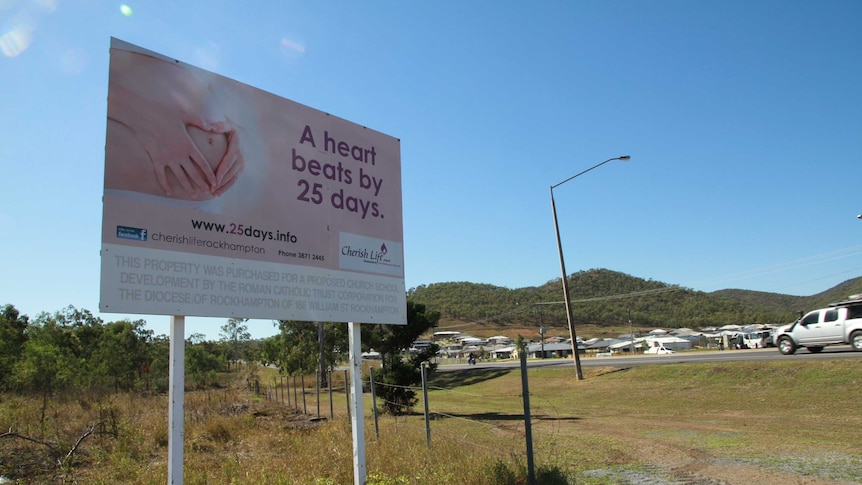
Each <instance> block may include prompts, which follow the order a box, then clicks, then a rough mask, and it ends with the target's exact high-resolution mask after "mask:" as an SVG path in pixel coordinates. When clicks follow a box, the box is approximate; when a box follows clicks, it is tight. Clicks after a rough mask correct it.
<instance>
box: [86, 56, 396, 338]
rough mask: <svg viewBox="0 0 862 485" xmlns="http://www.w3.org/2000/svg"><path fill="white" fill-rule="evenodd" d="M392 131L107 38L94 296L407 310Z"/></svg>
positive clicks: (385, 315) (286, 309)
mask: <svg viewBox="0 0 862 485" xmlns="http://www.w3.org/2000/svg"><path fill="white" fill-rule="evenodd" d="M401 210H402V209H401V148H400V141H399V140H398V139H397V138H393V137H391V136H388V135H385V134H382V133H380V132H377V131H374V130H371V129H368V128H366V127H363V126H360V125H357V124H355V123H351V122H349V121H346V120H343V119H341V118H338V117H335V116H332V115H330V114H327V113H324V112H321V111H318V110H315V109H312V108H309V107H307V106H303V105H301V104H298V103H295V102H293V101H290V100H288V99H284V98H281V97H278V96H276V95H274V94H271V93H268V92H265V91H262V90H259V89H256V88H254V87H251V86H248V85H245V84H242V83H239V82H237V81H234V80H231V79H228V78H225V77H223V76H219V75H217V74H214V73H212V72H209V71H206V70H203V69H199V68H196V67H194V66H190V65H187V64H184V63H182V62H179V61H176V60H172V59H168V58H165V57H163V56H161V55H159V54H156V53H153V52H150V51H147V50H144V49H141V48H139V47H136V46H134V45H131V44H128V43H126V42H123V41H120V40H118V39H111V54H110V73H109V81H108V119H107V130H106V146H105V191H104V198H103V218H102V251H101V295H100V304H99V306H100V310H101V311H103V312H108V313H139V314H157V315H185V316H207V317H226V318H230V317H244V318H263V319H282V320H302V321H332V322H361V323H392V324H403V323H406V292H405V287H404V250H403V226H402V213H401Z"/></svg>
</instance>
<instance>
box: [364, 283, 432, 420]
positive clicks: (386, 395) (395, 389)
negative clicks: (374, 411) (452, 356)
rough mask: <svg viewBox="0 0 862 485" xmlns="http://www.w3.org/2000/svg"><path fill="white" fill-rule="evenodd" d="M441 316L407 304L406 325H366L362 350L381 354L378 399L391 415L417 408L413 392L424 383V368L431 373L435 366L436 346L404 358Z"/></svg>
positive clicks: (417, 305) (377, 383)
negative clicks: (370, 350)
mask: <svg viewBox="0 0 862 485" xmlns="http://www.w3.org/2000/svg"><path fill="white" fill-rule="evenodd" d="M439 319H440V314H439V313H438V312H436V311H427V310H426V308H425V305H423V304H420V303H413V302H412V301H410V300H408V301H407V325H366V326H363V327H361V329H362V341H363V347H364V348H367V349H374V350H376V351H377V352H379V353H380V357H381V359H382V363H383V367H382V369H381V371H382V372H381V375H380V378H379V379H378V380H377V382H376V391H377V395H378V396H380V397H381V398H382V399H383V403H384V404H383V408H384V411H386V412H388V413H390V414H403V413H405V412H409V411H410V410H411V409H412V408H413V406H414V405H415V404H416V401H417V399H416V392H415V391H413V390H412V389H410V387H411V386H416V385H418V384H421V383H422V373H421V366H422V364H423V362H425V363H428V364H429V365H428V368H429V370H430V371H433V370H434V369H436V367H437V365H436V364H431V363H430V360H431V358H433V357H434V356H435V354H436V353H437V349H438V347H437V345H431V346H430V347H427V348H424V349H422V350H421V351H420V352H419V353H416V354H409V356H405V354H404V352H405V351H406V350H407V349H408V348H410V347H411V346H412V345H413V342H415V341H416V339H417V338H419V337H420V336H421V335H422V334H424V333H425V332H427V331H428V330H430V329H432V328H434V327H436V326H437V321H438V320H439Z"/></svg>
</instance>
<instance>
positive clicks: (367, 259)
mask: <svg viewBox="0 0 862 485" xmlns="http://www.w3.org/2000/svg"><path fill="white" fill-rule="evenodd" d="M388 252H389V249H388V248H387V247H386V243H383V244H381V245H380V248H379V249H368V248H357V247H354V246H352V245H349V244H348V245H346V246H342V247H341V255H342V256H349V257H352V258H359V259H361V260H362V262H364V263H375V264H379V263H388V262H389V260H388V259H384V258H385V257H386V253H388Z"/></svg>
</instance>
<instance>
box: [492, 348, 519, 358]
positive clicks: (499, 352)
mask: <svg viewBox="0 0 862 485" xmlns="http://www.w3.org/2000/svg"><path fill="white" fill-rule="evenodd" d="M488 355H490V356H491V358H492V359H511V358H512V356H513V355H515V347H514V346H512V345H509V346H506V347H500V348H495V349H492V350H491V351H489V352H488Z"/></svg>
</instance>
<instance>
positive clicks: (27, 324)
mask: <svg viewBox="0 0 862 485" xmlns="http://www.w3.org/2000/svg"><path fill="white" fill-rule="evenodd" d="M407 315H408V322H407V325H361V326H360V328H361V331H362V343H363V349H364V350H370V349H374V350H376V351H378V352H380V354H381V356H382V357H383V369H382V371H383V372H382V375H381V379H382V382H389V383H395V384H398V385H399V386H413V385H416V384H418V383H420V382H421V374H419V366H420V365H421V363H422V362H426V361H428V360H429V359H430V358H431V357H432V356H433V351H435V350H436V349H429V351H427V352H426V353H425V354H421V355H415V354H406V355H405V354H404V350H405V349H407V348H409V347H410V345H411V344H412V342H413V341H414V340H415V339H416V338H418V337H419V336H420V335H421V334H423V333H425V332H426V331H428V330H429V329H430V328H433V327H434V326H436V324H437V319H438V318H439V314H437V313H436V312H430V311H426V308H425V305H422V304H414V303H413V302H411V301H408V303H407ZM274 325H276V326H277V327H278V329H279V333H278V334H276V335H274V336H272V337H268V338H266V339H259V340H252V339H251V335H250V333H249V332H248V327H247V326H246V325H245V319H229V320H227V322H226V323H225V324H224V325H223V326H222V327H221V332H220V334H219V336H220V339H219V340H218V341H208V340H206V339H205V338H204V336H203V335H202V334H192V335H190V336H189V337H188V338H186V341H185V375H186V383H185V384H186V386H187V387H191V388H203V387H208V386H213V385H216V384H217V376H218V373H219V372H224V371H228V370H230V368H231V366H232V365H236V364H238V363H240V362H253V363H258V364H263V365H271V366H274V367H276V368H278V369H279V371H280V372H281V373H283V374H285V375H299V374H314V373H315V372H316V371H318V370H321V371H322V372H321V375H326V374H327V372H328V371H330V370H332V369H333V368H334V367H335V366H337V365H339V364H340V363H343V362H345V361H346V360H347V354H348V336H347V325H346V324H343V323H323V324H318V323H313V322H295V321H285V320H281V321H276V322H274ZM169 354H170V340H169V338H168V336H165V335H154V332H153V331H152V330H149V329H147V328H146V321H144V320H135V321H129V320H119V321H114V322H107V323H106V322H104V321H103V320H102V319H101V318H98V317H96V316H94V315H93V314H92V313H91V312H90V311H88V310H85V309H77V308H75V307H72V306H70V307H67V308H65V309H63V310H60V311H57V312H54V313H47V312H43V313H40V314H39V315H37V316H36V317H34V318H32V319H31V318H29V317H28V316H26V315H22V314H21V313H20V312H19V311H18V310H17V309H16V308H15V307H14V306H13V305H11V304H7V305H5V306H4V307H2V311H0V391H19V392H35V393H39V394H41V395H42V396H43V402H47V400H48V399H49V398H50V397H51V396H52V395H54V394H55V393H57V392H60V391H64V390H69V389H79V390H81V389H83V390H94V389H95V390H103V391H153V392H166V391H167V389H168V385H169V382H168V379H169V374H168V373H169V363H170V360H169V357H170V355H169ZM380 392H382V393H383V395H384V396H388V397H391V398H392V400H391V402H394V403H401V405H399V406H395V407H394V408H392V409H390V410H391V411H393V412H400V411H404V410H406V409H407V408H409V407H412V405H413V404H415V396H414V395H412V393H411V392H406V393H405V392H403V390H399V388H385V389H384V388H381V389H380ZM387 393H388V394H387ZM402 406H403V408H402Z"/></svg>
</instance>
